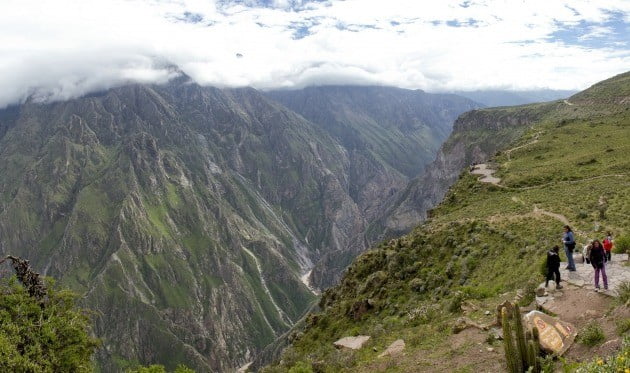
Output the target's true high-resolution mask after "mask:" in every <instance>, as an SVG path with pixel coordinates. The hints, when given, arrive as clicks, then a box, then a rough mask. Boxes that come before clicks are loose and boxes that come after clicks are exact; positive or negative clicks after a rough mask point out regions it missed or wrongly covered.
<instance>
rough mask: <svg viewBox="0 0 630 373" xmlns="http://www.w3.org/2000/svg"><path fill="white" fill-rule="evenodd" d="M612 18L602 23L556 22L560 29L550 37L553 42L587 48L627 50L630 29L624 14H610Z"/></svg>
mask: <svg viewBox="0 0 630 373" xmlns="http://www.w3.org/2000/svg"><path fill="white" fill-rule="evenodd" d="M609 15H610V17H609V18H608V19H607V20H606V21H605V22H601V23H597V22H587V21H584V20H581V21H580V22H579V23H578V24H575V25H567V24H564V23H562V22H560V21H556V27H557V28H558V29H557V30H556V31H554V32H553V33H552V34H551V35H550V36H549V38H548V39H549V40H550V41H552V42H560V43H563V44H567V45H578V46H582V47H586V48H620V47H621V48H627V47H629V46H630V37H628V35H630V27H629V25H628V24H627V23H625V22H624V14H623V13H621V12H610V13H609Z"/></svg>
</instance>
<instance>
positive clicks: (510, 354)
mask: <svg viewBox="0 0 630 373" xmlns="http://www.w3.org/2000/svg"><path fill="white" fill-rule="evenodd" d="M510 308H511V310H512V312H509V311H508V307H503V308H502V309H501V325H502V327H503V347H504V349H505V360H506V361H507V366H508V372H510V373H523V372H532V373H538V372H540V364H539V362H538V356H539V355H540V339H539V337H540V336H539V333H538V329H537V328H534V329H533V330H532V331H531V332H530V331H527V332H525V331H524V329H523V321H522V319H521V313H520V309H519V308H518V306H516V305H515V306H514V307H510ZM510 316H511V317H510ZM510 319H514V332H515V333H512V325H511V322H510ZM514 340H516V342H515V341H514Z"/></svg>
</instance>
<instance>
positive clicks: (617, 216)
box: [266, 73, 630, 372]
mask: <svg viewBox="0 0 630 373" xmlns="http://www.w3.org/2000/svg"><path fill="white" fill-rule="evenodd" d="M629 78H630V73H626V74H622V75H620V76H617V77H615V78H612V79H609V80H607V81H604V82H602V83H600V84H598V85H595V86H594V87H593V88H591V89H589V90H587V91H585V92H582V93H579V94H577V95H575V96H574V97H572V98H570V99H569V100H568V103H566V102H563V101H559V102H556V103H550V104H545V105H527V106H522V107H514V108H509V110H511V111H513V112H514V114H516V115H528V116H531V117H533V118H534V120H533V121H532V123H531V124H532V125H531V127H528V128H522V127H520V128H515V129H514V130H518V131H523V134H522V136H520V138H519V139H518V140H516V141H515V142H514V143H512V144H510V145H506V146H505V147H504V149H503V150H502V151H501V152H499V153H498V154H496V156H495V157H494V158H493V159H492V160H491V161H492V164H494V166H495V167H496V168H497V169H498V171H497V173H496V175H497V176H498V177H500V178H502V181H501V183H500V184H499V185H492V184H487V183H481V182H479V181H478V180H477V177H476V176H473V175H470V174H469V173H468V172H467V170H463V171H462V174H461V176H460V178H459V180H458V181H457V182H456V183H455V185H454V186H453V187H452V188H451V189H450V190H449V192H448V193H447V195H446V197H445V198H444V200H443V202H442V203H441V204H440V205H439V206H437V207H436V208H435V209H434V210H432V211H431V212H430V214H429V216H430V218H429V219H428V220H427V221H426V222H425V223H424V224H422V225H421V226H419V227H417V228H416V229H415V230H414V231H413V232H411V233H410V234H408V235H406V236H403V237H401V238H399V239H395V240H392V241H390V242H387V243H383V244H381V245H379V246H378V247H376V248H374V249H372V250H370V251H368V252H366V253H365V254H363V255H362V256H360V257H359V258H357V259H356V260H355V261H354V263H353V264H352V265H351V266H350V267H349V269H348V271H347V273H346V275H345V276H344V278H343V280H342V282H341V284H340V285H338V286H336V287H334V288H332V289H329V290H328V291H326V292H325V293H324V294H323V296H322V299H321V302H320V305H321V307H322V311H321V312H320V313H318V314H313V315H311V316H310V317H309V318H308V319H307V327H306V328H305V330H303V331H301V332H296V334H295V341H294V342H293V344H292V346H291V347H290V348H289V349H287V350H286V351H285V353H284V355H283V358H282V363H280V364H277V365H273V366H270V367H267V368H266V371H268V372H283V371H287V370H289V369H290V368H291V367H293V366H295V365H296V364H298V363H299V364H302V366H307V367H311V368H312V369H314V370H315V371H326V372H328V371H330V372H333V371H335V372H336V371H353V372H364V371H372V370H382V371H384V370H388V371H399V372H408V371H432V370H442V371H478V370H484V371H485V370H488V369H490V370H492V368H490V367H488V366H486V365H482V364H486V363H482V362H480V360H479V359H477V357H478V355H480V354H479V352H480V351H479V348H477V349H474V343H473V342H472V341H466V340H464V341H460V342H461V343H459V342H458V343H455V344H454V343H453V338H452V336H451V326H452V324H453V321H454V320H455V319H456V318H457V317H459V316H461V315H460V314H459V312H460V307H459V306H460V304H461V303H462V302H463V301H465V300H467V299H470V300H474V301H475V302H481V303H485V304H487V305H488V307H493V305H496V304H497V303H498V302H499V300H500V299H505V297H506V296H508V295H509V294H513V292H514V291H516V290H517V289H531V287H532V285H535V284H537V283H539V282H540V281H542V278H541V277H540V274H539V263H540V261H541V260H542V258H543V257H544V254H545V252H546V250H547V249H548V248H549V247H550V246H552V245H554V244H557V243H558V242H559V240H560V235H561V227H562V225H563V219H564V218H566V219H567V220H568V221H569V222H570V224H572V225H573V226H575V228H576V231H577V232H578V235H577V238H578V243H583V242H585V240H586V239H587V238H588V237H593V236H598V235H602V234H603V233H602V232H603V231H605V230H612V231H613V232H615V233H616V234H621V233H622V232H628V231H629V230H630V215H629V214H628V211H630V209H629V207H630V206H629V204H630V176H629V174H630V163H629V161H628V158H627V156H626V154H628V149H629V147H630V83H629ZM492 110H493V109H486V110H481V111H477V113H479V114H477V115H481V116H483V115H485V114H484V112H491V111H492ZM501 110H506V109H501ZM470 115H474V114H470ZM459 135H461V134H457V133H455V134H454V136H459ZM465 135H466V136H470V137H471V139H472V140H470V141H481V142H483V141H489V139H490V137H489V136H492V135H491V134H479V133H477V134H475V133H474V131H473V132H468V133H467V134H465ZM527 295H529V293H528V292H526V298H527ZM529 300H531V298H530V299H529ZM526 301H527V300H526ZM475 316H477V317H478V319H479V320H480V321H490V320H491V318H492V317H493V316H485V315H483V314H482V313H481V314H479V315H475ZM359 334H362V335H370V336H372V339H371V341H370V342H369V343H368V345H367V348H363V349H361V350H360V351H357V352H348V351H343V350H337V349H335V348H334V347H333V345H332V343H333V342H334V341H335V340H337V339H338V338H341V337H344V336H348V335H359ZM398 338H403V339H404V340H405V341H406V342H407V348H406V353H405V355H404V356H402V357H398V358H396V359H387V358H384V359H379V358H378V357H377V356H378V355H379V354H380V353H381V352H382V351H383V349H384V348H385V347H387V345H388V344H389V343H391V342H392V341H393V340H395V339H398ZM496 356H497V358H496V360H497V364H499V365H497V366H498V367H499V368H498V369H501V368H500V367H501V366H502V365H501V364H502V363H501V359H502V357H501V354H497V355H496ZM300 362H301V363H300Z"/></svg>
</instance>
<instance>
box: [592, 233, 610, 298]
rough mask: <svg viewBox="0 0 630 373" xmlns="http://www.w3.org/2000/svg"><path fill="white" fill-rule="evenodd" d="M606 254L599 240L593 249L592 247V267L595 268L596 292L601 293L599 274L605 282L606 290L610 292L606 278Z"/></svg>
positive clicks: (594, 243) (594, 242) (595, 241)
mask: <svg viewBox="0 0 630 373" xmlns="http://www.w3.org/2000/svg"><path fill="white" fill-rule="evenodd" d="M605 261H606V253H605V250H604V246H602V244H601V242H599V240H594V241H593V247H591V265H592V266H593V268H595V291H599V273H600V272H601V274H602V279H603V280H604V289H605V290H608V277H607V276H606V266H605V265H604V262H605Z"/></svg>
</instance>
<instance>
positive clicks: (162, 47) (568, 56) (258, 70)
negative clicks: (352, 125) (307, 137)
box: [0, 0, 630, 107]
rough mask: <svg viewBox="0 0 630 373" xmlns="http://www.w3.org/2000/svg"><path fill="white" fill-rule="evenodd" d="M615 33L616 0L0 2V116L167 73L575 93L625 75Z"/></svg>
mask: <svg viewBox="0 0 630 373" xmlns="http://www.w3.org/2000/svg"><path fill="white" fill-rule="evenodd" d="M629 24H630V3H628V2H627V1H625V0H605V1H598V2H590V1H576V0H572V1H568V0H561V1H555V2H548V1H534V0H533V1H527V2H519V3H517V2H511V1H499V0H492V1H490V0H488V1H468V0H467V1H462V0H459V1H435V2H431V3H430V2H425V1H422V2H420V1H411V0H390V1H380V0H347V1H338V0H330V1H306V0H302V1H298V0H242V1H228V0H223V1H221V0H144V1H140V0H80V1H78V0H56V1H41V0H4V1H2V2H0V107H4V106H7V105H10V104H15V103H18V102H22V101H24V100H26V99H27V98H29V97H30V98H32V99H35V100H39V101H49V100H60V99H68V98H72V97H77V96H80V95H83V94H85V93H89V92H92V91H97V90H102V89H107V88H110V87H113V86H117V85H121V84H125V83H127V82H156V83H161V82H166V81H168V80H169V79H171V78H173V77H174V76H176V75H177V71H176V69H173V67H172V66H177V67H178V69H180V70H181V71H183V72H184V73H186V74H188V75H189V76H191V77H192V78H193V79H194V80H195V81H197V82H198V83H200V84H204V85H216V86H253V87H256V88H259V89H272V88H299V87H303V86H307V85H324V84H385V85H393V86H399V87H406V88H421V89H425V90H431V91H444V90H475V89H536V88H552V89H582V88H585V87H586V86H588V85H590V84H592V83H594V82H596V81H598V80H601V79H604V78H606V77H608V76H611V75H614V74H616V73H619V72H623V71H625V70H627V69H628V66H630V47H629V41H628V40H627V31H628V26H629Z"/></svg>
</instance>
